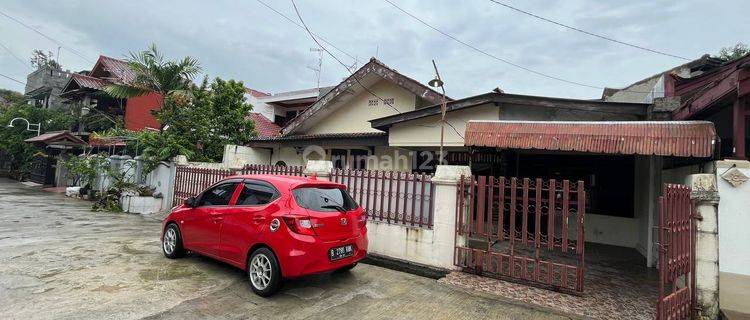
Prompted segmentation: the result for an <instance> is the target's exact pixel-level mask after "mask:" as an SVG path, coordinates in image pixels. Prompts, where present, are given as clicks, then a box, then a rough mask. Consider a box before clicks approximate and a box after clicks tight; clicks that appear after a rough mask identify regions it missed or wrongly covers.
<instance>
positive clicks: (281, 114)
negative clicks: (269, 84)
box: [245, 87, 333, 126]
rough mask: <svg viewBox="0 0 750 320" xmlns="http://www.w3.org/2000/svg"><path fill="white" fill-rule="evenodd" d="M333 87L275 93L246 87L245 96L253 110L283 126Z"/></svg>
mask: <svg viewBox="0 0 750 320" xmlns="http://www.w3.org/2000/svg"><path fill="white" fill-rule="evenodd" d="M331 88H333V87H322V88H312V89H305V90H296V91H287V92H279V93H275V94H270V93H265V92H262V91H258V90H254V89H250V88H247V89H246V91H247V94H245V98H247V101H248V102H249V103H250V104H252V105H253V111H254V112H257V113H260V114H262V115H263V116H264V117H265V118H266V119H269V120H270V121H271V122H273V123H275V124H277V125H279V126H284V125H285V124H286V123H287V122H288V121H289V120H291V119H293V118H294V117H296V116H297V115H298V114H299V113H300V112H302V111H304V110H305V109H307V107H309V106H310V105H312V104H313V103H315V101H317V100H318V99H320V97H322V96H323V95H325V94H326V93H327V92H328V91H329V90H331Z"/></svg>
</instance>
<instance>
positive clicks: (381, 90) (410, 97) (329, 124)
mask: <svg viewBox="0 0 750 320" xmlns="http://www.w3.org/2000/svg"><path fill="white" fill-rule="evenodd" d="M370 91H372V92H374V93H375V94H377V95H378V96H379V97H381V98H382V99H393V103H391V105H392V106H393V107H395V108H396V109H398V110H399V111H400V112H408V111H412V110H414V109H415V102H416V96H415V95H414V94H413V93H411V92H409V91H406V90H405V89H404V88H401V87H399V86H397V85H395V84H393V83H391V82H389V81H385V80H380V81H378V82H377V83H375V84H374V85H372V86H370ZM371 100H372V103H371ZM336 104H342V105H340V106H337V105H336ZM336 107H338V108H337V109H336V110H335V111H333V112H332V113H330V114H328V115H327V116H325V117H324V118H322V119H320V121H318V122H317V123H315V124H314V126H312V127H311V128H310V129H308V130H307V131H306V132H305V133H307V134H319V133H350V132H381V131H380V130H378V129H374V128H373V127H372V126H371V125H370V122H369V121H370V120H372V119H377V118H382V117H387V116H390V115H394V114H397V112H396V110H394V109H393V108H391V107H389V106H388V105H386V104H384V103H383V101H380V100H378V99H377V98H375V97H373V96H372V95H371V94H370V93H369V92H362V93H360V94H358V95H357V96H355V97H352V98H351V99H349V100H345V102H343V103H342V102H337V103H334V105H331V106H327V107H326V108H336Z"/></svg>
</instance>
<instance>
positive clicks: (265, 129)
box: [250, 112, 281, 138]
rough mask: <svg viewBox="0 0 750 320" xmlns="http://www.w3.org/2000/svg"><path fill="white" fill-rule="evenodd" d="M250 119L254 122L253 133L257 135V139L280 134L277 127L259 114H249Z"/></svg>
mask: <svg viewBox="0 0 750 320" xmlns="http://www.w3.org/2000/svg"><path fill="white" fill-rule="evenodd" d="M250 118H251V119H253V122H255V132H256V133H257V134H258V137H262V138H266V137H275V136H278V135H279V133H280V132H281V127H280V126H279V125H277V124H275V123H273V122H272V121H271V120H269V119H268V118H266V117H265V116H264V115H262V114H260V113H257V112H253V113H251V114H250Z"/></svg>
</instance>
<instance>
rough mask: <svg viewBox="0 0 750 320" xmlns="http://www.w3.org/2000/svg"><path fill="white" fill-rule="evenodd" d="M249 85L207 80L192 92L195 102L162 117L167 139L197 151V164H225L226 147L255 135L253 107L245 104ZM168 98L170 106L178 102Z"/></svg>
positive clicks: (240, 142) (192, 100) (243, 141)
mask: <svg viewBox="0 0 750 320" xmlns="http://www.w3.org/2000/svg"><path fill="white" fill-rule="evenodd" d="M244 93H245V86H244V84H243V83H242V82H239V81H234V80H226V81H225V80H222V79H220V78H216V79H214V81H213V82H211V84H210V85H209V84H208V80H207V79H204V80H203V82H202V83H201V85H200V86H197V87H195V88H193V89H192V97H193V98H192V99H191V100H190V101H189V102H188V103H186V104H185V105H183V106H181V107H179V108H166V110H171V111H172V112H165V113H162V114H161V115H160V121H161V122H163V123H168V124H169V127H168V128H167V129H165V130H164V134H165V135H166V136H175V137H179V139H181V140H183V141H184V143H185V144H186V145H188V146H190V148H191V149H192V150H193V154H194V157H193V158H192V159H191V160H195V161H221V157H222V155H223V153H224V146H225V145H227V144H244V143H246V142H247V141H248V140H249V139H250V138H252V137H254V136H255V130H254V129H255V124H254V123H253V121H252V120H251V119H250V118H249V117H248V115H249V114H250V111H252V105H250V104H249V103H247V102H246V101H245V97H244ZM172 100H173V99H168V100H167V103H168V104H169V103H175V102H174V101H172Z"/></svg>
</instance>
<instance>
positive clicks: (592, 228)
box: [571, 213, 638, 248]
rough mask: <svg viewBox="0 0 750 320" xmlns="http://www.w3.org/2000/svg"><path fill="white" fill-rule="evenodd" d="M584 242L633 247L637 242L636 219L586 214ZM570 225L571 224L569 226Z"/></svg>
mask: <svg viewBox="0 0 750 320" xmlns="http://www.w3.org/2000/svg"><path fill="white" fill-rule="evenodd" d="M585 219H586V222H585V229H586V242H594V243H603V244H609V245H613V246H620V247H628V248H635V247H636V243H638V221H637V220H636V219H633V218H623V217H615V216H606V215H599V214H589V213H587V214H586V218H585ZM571 227H572V226H571Z"/></svg>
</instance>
